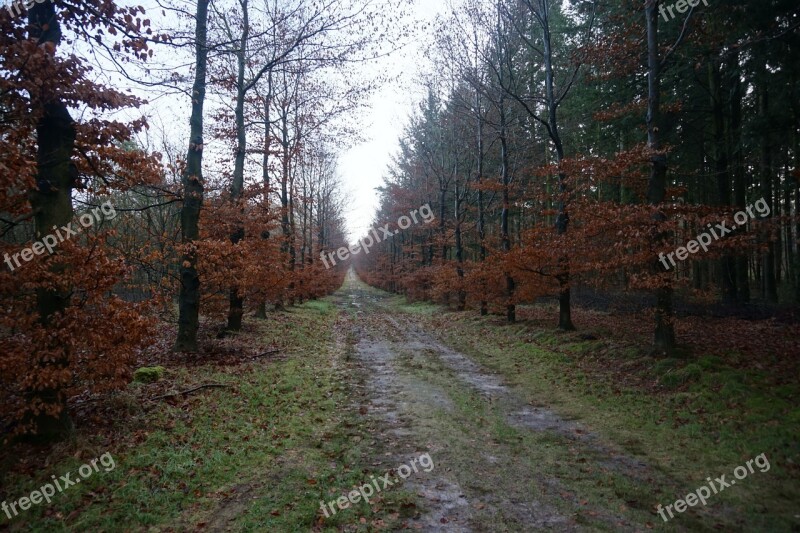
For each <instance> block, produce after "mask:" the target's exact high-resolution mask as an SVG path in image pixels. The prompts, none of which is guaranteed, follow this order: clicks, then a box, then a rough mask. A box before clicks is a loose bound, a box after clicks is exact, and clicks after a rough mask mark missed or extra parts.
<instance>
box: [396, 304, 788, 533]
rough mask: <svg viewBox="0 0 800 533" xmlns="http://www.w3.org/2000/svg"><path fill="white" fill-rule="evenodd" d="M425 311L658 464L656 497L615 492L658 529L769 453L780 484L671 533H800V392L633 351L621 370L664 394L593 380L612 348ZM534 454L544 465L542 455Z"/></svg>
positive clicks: (722, 367)
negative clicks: (590, 358)
mask: <svg viewBox="0 0 800 533" xmlns="http://www.w3.org/2000/svg"><path fill="white" fill-rule="evenodd" d="M414 305H415V309H414V311H413V314H414V315H415V316H416V317H419V318H422V319H425V317H431V318H428V319H427V320H428V322H429V324H430V325H432V326H433V327H436V328H438V330H439V332H440V333H441V334H442V336H443V338H444V339H445V340H446V341H447V342H448V343H449V344H451V345H452V346H454V347H455V348H457V349H459V350H461V351H462V352H463V353H465V354H468V355H469V356H471V357H473V358H474V359H475V360H476V361H478V362H480V363H482V364H483V365H484V366H486V367H487V368H489V369H490V370H492V371H494V372H497V373H499V374H501V375H503V376H504V377H505V378H506V380H507V381H508V382H509V383H511V384H513V385H514V386H516V387H517V390H518V392H520V393H521V394H522V395H523V396H524V397H525V398H526V399H528V400H529V401H531V402H534V403H537V404H543V405H548V406H551V407H553V408H554V409H555V410H557V411H558V412H559V413H561V414H562V415H564V416H566V417H569V418H573V417H574V418H579V419H581V420H582V421H583V422H585V423H586V424H588V425H589V426H590V427H591V428H592V429H593V430H596V431H598V432H600V433H601V434H602V435H604V436H605V437H606V438H607V439H608V440H610V441H612V442H615V443H617V444H618V445H620V446H621V447H623V449H625V450H626V451H627V452H628V453H630V454H633V455H639V456H641V457H642V458H643V459H644V460H645V461H646V462H647V463H648V464H650V465H651V466H652V467H653V468H654V469H655V471H656V472H657V473H659V475H661V476H663V480H661V481H660V483H659V486H658V487H657V490H655V491H654V493H652V494H647V491H646V490H643V488H642V487H635V486H628V487H627V488H625V487H624V484H625V482H624V480H620V479H617V480H615V481H613V482H612V483H613V484H615V485H617V486H618V488H617V489H615V490H618V491H619V492H620V493H622V494H624V493H626V492H630V494H629V495H628V496H627V497H629V498H631V499H632V500H635V501H637V502H638V505H640V506H643V507H648V506H649V507H650V508H649V509H647V512H648V514H649V515H650V516H651V521H653V522H656V523H659V524H660V523H661V521H660V519H658V516H657V515H655V514H654V511H653V507H654V506H655V505H657V504H658V503H663V504H668V503H671V502H673V501H675V500H676V499H678V498H681V497H683V496H685V495H686V494H687V493H688V492H690V491H693V490H694V489H696V488H697V487H699V486H701V485H702V484H703V483H704V481H705V478H706V477H708V476H714V477H716V476H719V475H721V474H727V475H728V477H729V478H730V477H731V476H732V472H733V469H734V468H736V467H737V466H739V465H744V464H745V462H746V461H747V460H749V459H752V458H754V457H756V456H758V455H759V454H761V453H765V454H766V455H767V457H768V459H769V461H770V464H771V469H770V470H769V472H766V473H761V472H759V471H756V472H755V473H754V474H751V475H750V476H749V477H748V478H746V479H745V480H743V481H741V482H740V483H739V484H738V485H737V486H736V487H735V489H733V490H732V489H728V490H726V491H724V492H722V493H720V494H719V495H716V496H714V498H713V500H711V502H710V504H709V507H707V508H703V509H702V510H700V512H699V513H697V514H696V516H694V517H691V518H690V514H689V513H685V514H683V515H680V518H679V519H677V520H673V521H671V522H670V524H669V525H668V527H670V528H672V527H675V528H678V529H680V528H683V527H689V526H690V525H691V524H695V525H698V526H702V527H705V528H712V527H714V525H715V524H725V525H726V526H727V527H741V526H740V524H742V523H744V524H747V527H748V529H750V528H756V529H762V530H772V531H788V530H791V529H792V527H797V525H798V519H797V518H796V516H797V508H798V502H800V483H798V472H797V467H796V465H797V464H798V461H800V449H798V438H797V437H798V434H800V426H798V420H799V419H800V409H798V407H797V406H798V402H797V398H798V396H800V394H799V393H800V385H797V384H795V385H784V386H782V387H774V386H773V385H772V384H771V383H770V380H769V379H767V378H768V376H767V375H766V374H765V373H763V372H758V371H754V370H748V369H742V368H737V367H732V366H729V365H728V364H726V363H725V362H724V361H723V360H722V359H721V358H718V357H711V356H705V357H697V358H696V359H695V360H689V361H684V360H671V359H667V360H657V359H652V358H650V357H649V356H647V355H641V354H645V353H647V352H646V350H638V351H637V350H632V349H628V350H625V351H624V352H622V353H620V354H619V355H618V356H617V360H618V361H619V363H618V364H619V365H622V364H623V363H630V362H633V363H637V364H635V365H634V366H633V368H638V370H637V372H640V376H639V377H640V378H642V379H643V380H644V381H645V382H649V383H652V384H653V385H656V384H657V385H658V386H657V387H656V386H651V387H647V388H643V387H640V386H633V385H626V384H625V382H623V381H622V380H620V379H618V377H617V374H615V373H614V372H609V371H608V369H607V368H600V369H597V371H595V372H589V371H587V370H586V366H585V365H584V366H580V365H579V364H578V363H579V360H580V359H581V358H582V357H585V356H587V355H590V354H591V353H592V350H593V345H594V347H596V348H598V349H599V348H600V347H602V346H604V345H603V341H602V339H601V340H598V341H583V340H579V339H577V338H576V337H572V336H568V335H564V334H561V333H558V332H554V331H548V330H541V329H539V330H531V329H530V326H526V325H514V326H507V325H501V324H499V323H498V321H497V319H496V318H495V317H488V318H480V317H477V316H475V313H474V312H466V313H452V312H445V313H444V314H441V313H439V315H438V316H437V315H435V314H433V311H432V310H433V309H437V306H434V305H428V309H427V310H420V309H419V308H420V307H422V306H424V305H425V304H414ZM396 308H397V309H398V310H405V309H406V306H397V307H396ZM732 360H734V361H735V359H732ZM612 364H613V363H612ZM620 375H622V374H620ZM526 448H527V449H528V450H529V452H531V453H534V456H536V455H535V454H536V450H533V449H532V448H530V447H529V446H526ZM540 460H545V461H546V460H547V458H546V457H540ZM565 474H566V473H565ZM589 477H590V478H591V476H589ZM574 482H575V483H576V485H575V486H576V487H579V488H580V489H581V490H582V491H583V490H585V491H587V492H585V494H589V495H590V499H592V500H595V501H596V502H599V501H600V500H601V499H602V494H603V493H602V490H599V489H598V490H593V489H592V487H586V486H582V485H581V483H580V480H579V479H575V480H574ZM620 486H622V488H619V487H620ZM695 509H698V508H695ZM695 520H696V521H697V522H695ZM739 521H743V522H739Z"/></svg>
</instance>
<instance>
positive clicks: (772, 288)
mask: <svg viewBox="0 0 800 533" xmlns="http://www.w3.org/2000/svg"><path fill="white" fill-rule="evenodd" d="M761 75H762V78H761V87H760V88H759V95H758V108H759V114H760V115H761V118H762V120H764V123H763V124H764V125H763V128H764V131H763V133H762V142H761V193H762V195H763V197H764V200H765V201H766V202H767V205H768V206H769V210H770V217H772V216H774V214H775V202H774V201H773V192H772V179H773V177H772V134H771V133H770V128H771V127H772V125H771V124H770V122H769V117H770V114H769V112H770V109H769V83H768V78H767V72H766V68H763V67H762V70H761ZM763 259H764V260H763V263H762V264H763V269H764V270H763V274H762V280H763V285H762V287H763V291H762V292H763V296H764V298H765V299H766V300H767V301H768V302H771V303H777V302H778V286H777V282H776V279H775V243H774V242H770V243H769V245H768V248H767V251H766V253H764V257H763Z"/></svg>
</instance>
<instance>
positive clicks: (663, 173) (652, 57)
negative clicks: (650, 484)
mask: <svg viewBox="0 0 800 533" xmlns="http://www.w3.org/2000/svg"><path fill="white" fill-rule="evenodd" d="M658 16H659V14H658V2H655V1H651V0H646V2H645V17H646V20H647V68H648V73H647V74H648V78H647V80H648V81H647V145H648V147H649V148H650V150H651V151H652V152H653V155H652V156H651V160H650V178H649V180H648V189H647V201H648V203H650V205H660V204H662V203H663V202H664V199H665V198H666V187H667V156H666V155H665V154H663V153H662V152H661V139H660V131H661V130H662V129H663V128H662V126H663V125H662V123H661V59H660V57H659V51H658ZM655 218H656V222H663V221H664V220H666V217H665V215H664V214H663V213H658V214H657V215H656V216H655ZM668 239H669V235H659V236H658V240H659V241H661V242H666V241H667V240H668ZM653 269H654V271H656V272H658V271H663V269H662V267H661V266H660V265H659V262H658V260H657V259H654V260H653ZM654 343H655V347H656V349H657V350H660V351H663V352H666V353H668V354H672V353H673V352H674V351H675V327H674V325H673V313H672V280H671V278H668V277H666V276H665V278H664V280H663V285H661V286H660V287H659V288H658V289H656V327H655V336H654Z"/></svg>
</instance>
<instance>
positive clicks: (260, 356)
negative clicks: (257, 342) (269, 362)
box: [253, 350, 280, 359]
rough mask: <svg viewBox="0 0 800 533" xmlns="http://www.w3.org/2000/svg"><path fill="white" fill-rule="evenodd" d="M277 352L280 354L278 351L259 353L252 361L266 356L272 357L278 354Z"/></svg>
mask: <svg viewBox="0 0 800 533" xmlns="http://www.w3.org/2000/svg"><path fill="white" fill-rule="evenodd" d="M279 352H280V350H270V351H268V352H264V353H260V354H258V355H256V356H255V357H253V359H261V358H262V357H266V356H268V355H273V354H276V353H279Z"/></svg>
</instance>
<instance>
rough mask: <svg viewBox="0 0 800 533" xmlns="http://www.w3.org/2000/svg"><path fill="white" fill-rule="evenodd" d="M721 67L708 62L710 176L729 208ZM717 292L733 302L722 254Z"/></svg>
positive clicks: (731, 268)
mask: <svg viewBox="0 0 800 533" xmlns="http://www.w3.org/2000/svg"><path fill="white" fill-rule="evenodd" d="M720 68H721V65H720V63H719V62H718V61H716V60H714V59H711V60H709V62H708V82H709V92H710V97H711V115H712V116H711V124H712V137H713V143H712V146H713V150H714V166H713V168H714V174H715V175H716V177H717V202H716V204H717V205H719V206H722V207H729V206H730V205H731V176H730V170H729V168H728V154H727V146H726V142H725V117H724V113H723V109H724V108H723V101H722V98H723V97H722V94H723V92H722V78H721V75H720ZM719 268H720V289H721V291H722V301H723V302H724V303H726V304H732V303H735V302H736V293H737V291H736V263H735V260H734V258H733V256H732V255H731V254H729V253H726V254H725V255H723V256H722V257H721V258H720V261H719Z"/></svg>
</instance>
